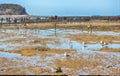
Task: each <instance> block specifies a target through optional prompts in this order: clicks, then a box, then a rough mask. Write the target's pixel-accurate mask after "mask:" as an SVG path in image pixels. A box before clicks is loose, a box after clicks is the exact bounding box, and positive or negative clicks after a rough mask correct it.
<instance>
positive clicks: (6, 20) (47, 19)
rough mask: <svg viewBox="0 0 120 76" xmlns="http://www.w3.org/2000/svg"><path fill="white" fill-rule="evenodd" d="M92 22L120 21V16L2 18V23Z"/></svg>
mask: <svg viewBox="0 0 120 76" xmlns="http://www.w3.org/2000/svg"><path fill="white" fill-rule="evenodd" d="M92 20H105V21H120V16H29V15H26V16H24V17H22V16H20V15H19V16H15V17H13V16H11V15H10V16H5V17H4V16H1V17H0V23H1V24H2V23H39V22H59V23H67V22H89V21H92Z"/></svg>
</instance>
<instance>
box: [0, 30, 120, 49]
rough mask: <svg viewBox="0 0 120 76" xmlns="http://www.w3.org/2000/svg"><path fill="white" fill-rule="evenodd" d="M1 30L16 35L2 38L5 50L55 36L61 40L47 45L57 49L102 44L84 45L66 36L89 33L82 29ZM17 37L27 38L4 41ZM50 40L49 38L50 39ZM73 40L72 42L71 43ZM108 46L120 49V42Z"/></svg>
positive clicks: (0, 46) (0, 43)
mask: <svg viewBox="0 0 120 76" xmlns="http://www.w3.org/2000/svg"><path fill="white" fill-rule="evenodd" d="M0 32H4V33H14V34H15V36H11V37H4V38H1V39H0V49H5V50H12V49H15V48H18V47H22V46H29V45H30V41H32V40H34V38H36V37H38V38H54V39H55V40H56V41H58V42H59V44H58V43H56V42H55V41H51V42H54V44H50V43H47V44H46V46H47V47H49V48H57V49H75V50H78V51H80V50H89V51H90V50H99V49H101V47H102V46H101V45H100V44H86V47H84V46H83V45H82V44H81V43H79V42H77V41H71V40H70V39H68V38H64V36H66V35H70V34H83V33H88V32H87V31H83V32H82V31H81V30H69V29H56V32H55V30H54V29H47V30H40V29H35V30H31V29H26V30H25V29H19V30H2V29H1V30H0ZM92 34H96V35H111V36H119V34H120V33H119V32H102V31H93V32H92ZM16 38H26V40H25V41H24V42H23V43H3V41H6V40H11V39H16ZM48 42H49V40H48ZM70 42H71V44H69V43H70ZM33 45H34V46H41V45H42V44H36V43H34V44H33ZM106 47H108V48H117V49H120V44H109V45H107V46H106Z"/></svg>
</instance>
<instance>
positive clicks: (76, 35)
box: [0, 26, 120, 76]
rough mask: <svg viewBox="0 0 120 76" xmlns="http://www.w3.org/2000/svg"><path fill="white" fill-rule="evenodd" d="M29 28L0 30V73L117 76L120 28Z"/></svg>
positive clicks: (119, 70)
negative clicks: (89, 29)
mask: <svg viewBox="0 0 120 76" xmlns="http://www.w3.org/2000/svg"><path fill="white" fill-rule="evenodd" d="M28 27H31V26H28ZM28 27H27V29H26V28H21V27H20V28H19V29H8V28H7V29H0V34H1V35H0V62H2V63H0V75H6V74H10V75H18V74H19V75H21V74H22V75H38V74H40V75H70V76H72V75H75V76H78V75H120V32H119V30H118V31H114V30H113V31H108V30H107V31H105V30H104V31H102V30H99V31H97V30H94V31H92V32H91V33H90V32H88V31H86V30H80V29H73V28H70V29H66V28H59V29H58V28H57V29H56V30H55V29H54V28H45V29H43V28H42V29H40V28H38V29H35V28H33V29H28ZM101 41H102V42H104V43H105V45H103V44H102V43H101ZM65 53H66V54H67V56H66V54H65ZM58 67H61V69H62V72H56V70H55V69H57V68H58Z"/></svg>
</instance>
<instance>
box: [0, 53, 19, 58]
mask: <svg viewBox="0 0 120 76" xmlns="http://www.w3.org/2000/svg"><path fill="white" fill-rule="evenodd" d="M20 56H21V54H17V53H8V52H0V57H6V58H15V57H20Z"/></svg>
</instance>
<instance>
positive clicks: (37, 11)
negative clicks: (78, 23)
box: [0, 0, 120, 16]
mask: <svg viewBox="0 0 120 76" xmlns="http://www.w3.org/2000/svg"><path fill="white" fill-rule="evenodd" d="M2 3H13V4H20V5H22V6H23V7H25V8H26V10H27V12H28V13H29V14H30V15H43V16H45V15H49V16H51V15H59V16H92V15H101V16H105V15H107V16H112V15H120V0H0V4H2Z"/></svg>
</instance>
